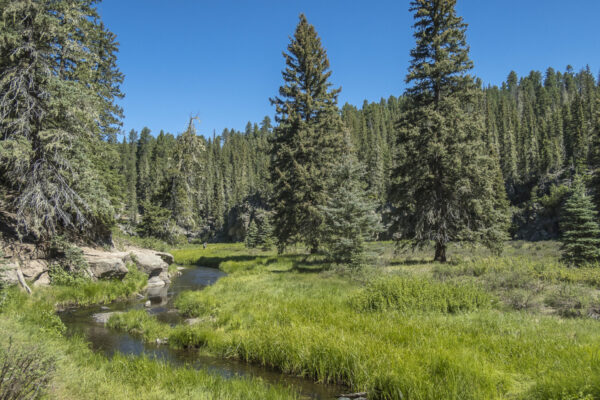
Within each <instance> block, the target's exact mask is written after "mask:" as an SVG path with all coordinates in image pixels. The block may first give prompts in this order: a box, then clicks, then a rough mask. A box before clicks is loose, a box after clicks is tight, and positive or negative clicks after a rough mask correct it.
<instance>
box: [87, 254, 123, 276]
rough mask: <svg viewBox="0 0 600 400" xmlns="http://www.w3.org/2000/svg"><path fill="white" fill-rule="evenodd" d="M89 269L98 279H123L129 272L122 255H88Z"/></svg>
mask: <svg viewBox="0 0 600 400" xmlns="http://www.w3.org/2000/svg"><path fill="white" fill-rule="evenodd" d="M86 260H87V262H88V265H89V271H90V273H91V274H92V275H93V276H94V278H97V279H112V278H117V279H123V277H125V275H127V273H128V272H129V270H128V269H127V267H126V266H125V263H124V262H123V259H122V258H121V257H116V256H110V255H106V256H105V257H89V256H88V257H86Z"/></svg>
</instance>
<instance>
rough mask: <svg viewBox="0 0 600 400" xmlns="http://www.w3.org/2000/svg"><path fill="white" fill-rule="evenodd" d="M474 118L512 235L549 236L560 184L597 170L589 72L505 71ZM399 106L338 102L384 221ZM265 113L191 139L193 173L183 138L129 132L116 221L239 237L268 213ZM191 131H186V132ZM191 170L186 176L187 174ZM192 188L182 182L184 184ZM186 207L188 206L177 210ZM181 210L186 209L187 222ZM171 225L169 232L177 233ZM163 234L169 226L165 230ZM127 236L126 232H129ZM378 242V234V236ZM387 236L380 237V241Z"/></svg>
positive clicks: (392, 101)
mask: <svg viewBox="0 0 600 400" xmlns="http://www.w3.org/2000/svg"><path fill="white" fill-rule="evenodd" d="M481 90H482V91H483V93H484V96H482V97H481V104H480V112H481V113H482V115H484V116H485V125H486V130H485V132H486V133H485V137H484V138H483V139H484V140H485V142H486V144H487V145H488V147H489V150H490V152H493V153H494V154H497V155H498V156H499V159H500V166H501V169H502V176H503V178H504V183H505V187H506V191H507V195H508V198H509V200H510V202H511V204H512V206H513V207H514V209H513V212H514V214H513V215H514V216H513V224H512V227H511V234H512V236H513V237H514V238H522V239H533V240H539V239H548V238H556V237H557V235H558V234H559V228H558V222H559V214H560V206H561V204H562V203H563V202H564V200H565V197H566V196H567V195H568V190H567V186H566V184H567V183H568V182H569V181H570V180H571V178H572V177H573V176H574V174H575V173H576V172H579V173H582V174H584V175H587V176H588V180H589V182H588V185H589V186H590V187H592V186H594V185H593V184H592V176H593V175H592V173H593V172H594V171H595V169H596V168H597V163H598V160H597V154H596V153H597V152H596V151H594V149H597V142H596V141H597V140H598V128H599V123H600V121H599V116H598V111H599V110H598V106H597V103H598V99H599V98H600V96H599V94H600V89H599V87H598V82H597V81H596V79H595V78H594V75H593V74H592V73H591V71H590V69H589V68H586V69H583V70H581V71H579V72H574V71H573V69H572V68H571V67H570V66H569V67H567V69H566V71H565V72H559V71H555V70H554V69H552V68H548V69H547V70H546V72H545V73H541V72H539V71H532V72H530V73H529V74H528V75H527V76H525V77H518V76H517V74H516V73H515V72H510V74H509V75H508V78H507V80H506V82H503V83H502V84H501V85H500V86H490V87H487V88H482V89H481ZM404 107H405V101H404V99H403V97H394V96H390V97H389V98H388V99H383V98H382V99H381V100H380V101H379V102H374V103H368V102H367V101H365V102H364V103H363V104H362V107H361V108H358V107H356V106H353V105H350V104H345V105H344V106H343V107H342V109H341V116H342V119H343V121H344V123H345V125H346V127H347V129H348V130H349V132H350V136H351V138H352V142H353V149H354V151H355V152H356V155H357V157H358V160H359V161H360V162H361V163H362V165H363V166H364V167H365V170H366V174H365V175H364V178H363V179H364V180H365V184H366V189H367V191H368V193H369V196H370V197H371V198H372V199H373V200H375V201H376V202H377V204H378V206H379V211H380V212H381V213H382V214H383V216H384V218H383V219H384V221H385V220H386V218H385V216H386V215H387V211H389V208H390V203H391V202H390V199H389V192H390V185H391V179H390V174H391V171H392V168H393V164H394V154H395V153H396V152H397V149H396V148H395V147H396V144H395V143H396V123H397V121H398V119H399V118H400V115H401V113H402V112H403V110H404ZM272 131H273V128H272V125H271V120H270V119H269V117H265V118H264V119H263V120H262V122H261V123H260V124H256V123H254V124H252V123H250V122H249V123H248V124H247V125H246V128H245V130H244V131H243V132H241V131H236V130H233V129H231V130H230V129H225V130H224V131H223V132H222V133H221V135H218V136H215V135H214V134H213V136H212V137H208V138H206V137H205V136H195V139H194V140H196V141H197V142H198V145H197V147H196V150H197V154H195V155H193V154H190V156H193V157H194V158H195V159H196V161H197V165H196V166H195V167H192V166H191V165H190V166H186V165H182V164H181V160H182V156H181V155H178V154H179V153H178V152H182V151H184V150H187V151H188V152H189V151H191V149H190V148H187V149H186V147H187V142H186V140H185V136H186V135H187V134H190V132H194V131H193V126H192V125H190V128H189V132H188V133H186V134H183V135H180V137H175V136H174V135H172V134H168V133H167V134H165V133H164V132H162V131H161V132H160V133H159V134H158V135H157V136H156V137H155V136H153V135H152V134H151V132H150V131H149V130H148V129H147V128H144V129H142V130H141V131H140V133H139V135H138V133H137V132H135V131H132V132H131V133H130V134H129V138H128V140H124V141H123V142H122V143H120V144H111V146H117V147H118V149H119V154H120V156H121V160H120V168H121V173H119V174H118V176H120V177H121V179H122V181H121V182H120V184H119V185H116V186H113V187H114V189H115V191H114V193H113V197H114V198H115V199H118V201H117V202H116V203H115V206H116V207H117V209H118V210H120V213H119V214H120V216H124V217H125V218H124V219H123V218H122V219H123V221H122V222H125V220H126V221H127V222H131V223H140V222H141V220H143V216H144V213H145V212H146V211H148V210H152V211H153V212H154V213H156V212H158V210H156V209H155V208H152V207H161V208H162V209H164V210H166V212H165V213H163V214H162V215H163V216H165V217H166V216H168V217H169V219H170V220H171V221H172V222H173V224H172V225H169V224H168V223H167V224H163V225H161V226H163V227H168V229H167V230H164V231H163V232H158V231H156V229H158V228H153V229H154V231H152V232H148V233H149V234H150V233H151V234H154V235H158V236H164V235H168V234H169V232H170V233H176V232H179V233H180V234H183V233H185V234H188V235H192V236H198V237H202V238H203V239H204V238H206V239H208V238H215V239H219V240H242V239H243V238H244V236H245V232H246V229H247V227H248V226H249V224H250V222H251V220H253V219H254V218H259V219H260V218H262V217H261V216H260V215H261V213H263V212H264V211H265V210H266V209H268V201H267V200H268V199H269V197H270V185H269V180H268V176H269V156H268V149H269V137H270V136H271V135H272ZM191 134H192V135H193V134H194V133H191ZM190 167H191V168H195V169H189V170H187V172H188V173H194V176H196V180H195V182H193V183H192V182H189V185H193V190H192V191H191V192H188V193H186V194H185V195H186V196H191V197H193V198H191V199H189V201H187V200H186V201H187V203H186V204H187V205H186V206H185V207H183V206H178V204H180V203H181V201H179V200H178V199H177V197H178V196H179V195H183V192H181V193H180V194H179V195H178V192H177V182H176V180H177V177H178V176H179V175H180V174H181V173H182V172H183V171H184V170H185V168H190ZM192 171H194V172H192ZM190 187H191V186H190ZM186 207H187V208H186ZM181 213H183V214H185V213H190V215H191V221H193V222H190V223H183V222H182V221H183V220H185V218H184V217H182V216H181ZM177 226H178V228H177ZM169 229H170V230H169ZM133 231H134V230H132V232H133ZM380 236H381V237H382V238H385V237H386V233H382V234H381V235H380ZM388 236H389V235H388Z"/></svg>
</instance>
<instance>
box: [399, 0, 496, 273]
mask: <svg viewBox="0 0 600 400" xmlns="http://www.w3.org/2000/svg"><path fill="white" fill-rule="evenodd" d="M455 3H456V1H455V0H415V1H413V2H412V3H411V8H410V10H411V11H413V12H414V13H415V14H414V15H415V20H416V22H415V24H414V28H415V34H414V37H415V39H416V42H417V43H416V47H415V48H414V49H413V50H412V51H411V57H412V60H411V63H410V68H409V73H408V75H407V77H406V81H407V83H408V84H412V86H410V87H409V88H408V89H407V91H406V98H407V101H408V106H407V111H405V112H404V113H403V115H402V117H401V119H400V121H399V123H398V146H399V154H398V157H397V160H396V161H397V167H396V168H395V170H394V172H393V177H394V179H395V182H394V188H393V199H394V201H395V203H396V206H397V210H398V211H397V213H396V217H397V218H396V225H395V229H396V238H397V239H411V240H412V241H413V243H414V244H415V245H416V246H423V245H425V244H428V243H429V242H430V241H433V242H434V243H435V260H437V261H442V262H444V261H446V247H447V244H448V243H449V242H451V241H471V242H483V243H484V244H486V245H488V246H490V247H495V248H497V247H498V243H501V241H502V240H503V239H504V238H505V233H504V232H505V229H506V225H507V217H506V215H505V212H504V209H505V208H506V206H507V204H506V200H505V196H506V194H505V192H504V189H503V188H502V189H499V188H498V185H497V184H496V182H497V178H498V176H499V175H498V168H499V165H498V160H496V159H494V157H493V156H492V155H491V154H492V152H491V151H490V150H489V149H486V148H485V146H484V143H483V141H482V140H481V138H482V137H483V134H482V132H483V129H484V124H483V119H482V113H481V111H480V110H478V109H477V105H478V104H479V100H478V96H479V94H480V91H479V89H478V88H477V86H476V84H475V82H474V80H473V78H472V77H471V76H469V75H467V74H466V72H467V71H469V70H470V69H472V67H473V64H472V62H471V60H470V59H469V56H468V46H467V44H466V41H465V30H466V24H465V23H464V22H463V21H462V18H460V17H458V16H456V12H455ZM498 190H500V191H499V192H498Z"/></svg>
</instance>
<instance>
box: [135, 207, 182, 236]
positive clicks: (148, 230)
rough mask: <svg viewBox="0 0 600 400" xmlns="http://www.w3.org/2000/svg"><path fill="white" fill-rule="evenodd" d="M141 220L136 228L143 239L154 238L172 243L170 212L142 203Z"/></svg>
mask: <svg viewBox="0 0 600 400" xmlns="http://www.w3.org/2000/svg"><path fill="white" fill-rule="evenodd" d="M142 211H143V213H142V219H141V221H140V223H139V225H138V227H137V229H138V233H139V234H140V235H141V236H144V237H155V238H158V239H161V240H165V241H167V242H173V239H174V228H175V227H174V224H173V221H172V220H171V215H172V213H171V211H169V210H168V209H165V208H163V207H161V206H158V205H155V204H152V203H150V202H149V201H146V202H144V203H142Z"/></svg>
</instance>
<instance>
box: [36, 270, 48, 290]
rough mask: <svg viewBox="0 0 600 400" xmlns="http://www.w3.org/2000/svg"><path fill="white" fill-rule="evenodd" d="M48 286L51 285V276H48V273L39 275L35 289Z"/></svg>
mask: <svg viewBox="0 0 600 400" xmlns="http://www.w3.org/2000/svg"><path fill="white" fill-rule="evenodd" d="M48 285H50V275H49V274H48V271H44V272H42V273H41V274H39V275H38V276H37V277H36V279H35V281H34V282H33V286H35V287H38V286H48Z"/></svg>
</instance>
